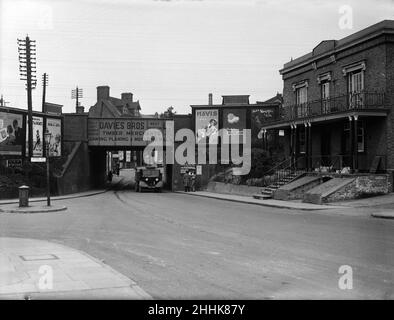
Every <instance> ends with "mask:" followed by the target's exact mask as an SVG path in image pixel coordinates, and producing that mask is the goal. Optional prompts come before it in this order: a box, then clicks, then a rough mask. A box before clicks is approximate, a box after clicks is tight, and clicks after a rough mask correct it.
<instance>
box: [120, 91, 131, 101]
mask: <svg viewBox="0 0 394 320" xmlns="http://www.w3.org/2000/svg"><path fill="white" fill-rule="evenodd" d="M121 99H122V100H123V101H130V102H133V94H132V93H131V92H124V93H122V95H121Z"/></svg>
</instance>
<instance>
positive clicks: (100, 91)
mask: <svg viewBox="0 0 394 320" xmlns="http://www.w3.org/2000/svg"><path fill="white" fill-rule="evenodd" d="M101 99H103V100H108V99H109V87H108V86H99V87H97V101H99V100H101Z"/></svg>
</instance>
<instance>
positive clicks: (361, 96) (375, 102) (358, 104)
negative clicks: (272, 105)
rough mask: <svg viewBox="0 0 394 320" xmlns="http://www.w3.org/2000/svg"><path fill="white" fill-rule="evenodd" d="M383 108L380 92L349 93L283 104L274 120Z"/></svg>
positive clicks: (290, 119) (383, 101)
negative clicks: (289, 104) (300, 102)
mask: <svg viewBox="0 0 394 320" xmlns="http://www.w3.org/2000/svg"><path fill="white" fill-rule="evenodd" d="M382 108H385V95H384V93H381V92H360V93H349V94H346V95H341V96H336V97H332V98H328V99H320V100H315V101H310V102H306V103H302V104H298V105H292V106H287V107H286V106H285V107H284V108H283V109H282V110H281V112H280V114H279V117H278V118H277V119H276V120H274V121H292V120H297V119H302V118H307V117H315V116H322V115H328V114H334V113H339V112H346V111H350V110H371V109H382Z"/></svg>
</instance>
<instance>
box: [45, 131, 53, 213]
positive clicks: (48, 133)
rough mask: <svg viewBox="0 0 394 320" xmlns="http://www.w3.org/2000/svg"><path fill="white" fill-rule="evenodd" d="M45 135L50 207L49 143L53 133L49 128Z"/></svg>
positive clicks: (48, 201)
mask: <svg viewBox="0 0 394 320" xmlns="http://www.w3.org/2000/svg"><path fill="white" fill-rule="evenodd" d="M44 137H45V146H46V148H45V156H46V158H47V159H46V160H47V206H48V207H49V206H50V205H51V185H50V179H49V144H50V142H51V138H52V133H50V132H49V131H48V130H46V131H45V133H44Z"/></svg>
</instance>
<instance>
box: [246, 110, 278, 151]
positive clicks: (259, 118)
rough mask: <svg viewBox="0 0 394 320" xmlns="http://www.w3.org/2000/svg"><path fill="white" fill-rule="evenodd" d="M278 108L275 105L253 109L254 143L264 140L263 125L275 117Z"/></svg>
mask: <svg viewBox="0 0 394 320" xmlns="http://www.w3.org/2000/svg"><path fill="white" fill-rule="evenodd" d="M275 112H276V109H275V108H273V107H271V108H270V107H264V108H255V109H252V143H253V144H256V143H257V144H258V143H259V142H261V141H262V138H263V134H262V131H261V129H262V127H263V125H264V123H265V122H267V121H269V120H272V119H273V118H274V117H275Z"/></svg>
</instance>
